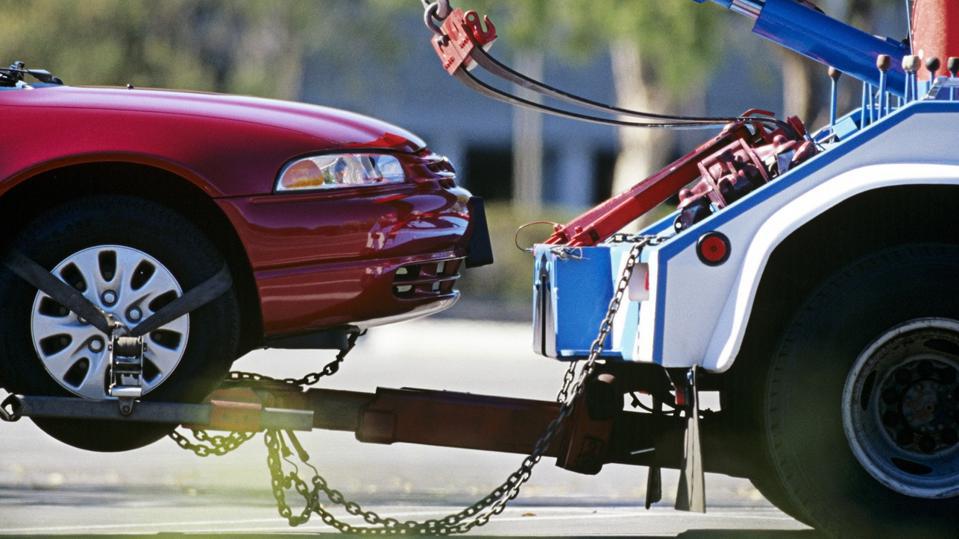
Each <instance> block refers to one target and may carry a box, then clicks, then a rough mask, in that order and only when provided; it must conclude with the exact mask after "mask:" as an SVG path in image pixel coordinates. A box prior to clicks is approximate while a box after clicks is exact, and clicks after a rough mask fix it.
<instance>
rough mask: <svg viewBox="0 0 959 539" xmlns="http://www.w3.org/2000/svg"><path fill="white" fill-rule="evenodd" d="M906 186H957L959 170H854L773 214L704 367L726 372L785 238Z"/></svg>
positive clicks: (905, 166) (749, 251) (907, 166)
mask: <svg viewBox="0 0 959 539" xmlns="http://www.w3.org/2000/svg"><path fill="white" fill-rule="evenodd" d="M903 185H913V186H922V185H959V166H955V165H933V164H922V163H894V164H882V165H870V166H865V167H860V168H855V169H852V170H849V171H846V172H844V173H842V174H839V175H838V176H836V177H834V178H832V179H831V180H829V181H827V182H825V183H823V184H822V185H819V186H817V187H815V188H813V189H811V190H810V191H808V192H806V193H804V194H802V195H801V196H799V197H798V198H796V200H794V201H792V202H791V203H789V204H787V205H786V206H784V207H782V208H781V209H779V210H778V211H777V212H775V213H774V214H773V215H772V216H771V217H770V218H769V219H768V220H767V221H766V222H765V223H763V225H762V226H761V227H760V228H759V230H758V232H757V233H756V235H755V236H754V237H753V238H752V240H751V241H750V243H749V246H748V247H747V248H746V256H745V258H744V259H743V263H742V266H741V267H740V271H739V276H738V278H737V279H736V282H735V285H734V287H733V289H732V290H730V292H729V296H728V297H727V299H726V302H725V304H724V307H723V309H722V311H721V314H720V317H719V320H718V321H717V323H716V327H715V328H714V329H713V333H712V336H711V337H710V340H709V344H708V346H707V349H706V357H705V358H704V359H703V367H704V368H706V369H707V370H710V371H717V372H723V371H726V370H727V369H729V368H730V367H731V366H732V364H733V362H734V361H735V360H736V356H737V354H738V353H739V350H740V348H741V346H742V344H743V338H744V336H745V334H746V328H747V326H748V324H749V317H750V314H751V312H752V307H753V302H754V300H755V299H756V293H757V291H758V290H759V285H760V283H761V282H762V279H763V277H764V272H765V270H766V265H767V263H768V261H769V259H770V257H771V256H772V254H773V253H774V252H775V251H776V249H777V248H778V247H779V246H780V245H781V244H782V243H783V242H784V241H785V240H786V239H787V238H789V237H790V236H791V235H792V234H794V233H796V232H797V231H798V230H799V229H801V228H802V227H803V226H804V225H806V224H807V223H809V222H810V221H812V220H813V219H815V218H816V217H817V216H819V215H821V214H822V213H823V212H825V211H827V210H829V209H830V208H832V207H833V206H835V205H837V204H840V203H841V202H843V201H845V200H847V199H849V198H852V197H854V196H856V195H860V194H863V193H866V192H869V191H873V190H877V189H883V188H887V187H894V186H903Z"/></svg>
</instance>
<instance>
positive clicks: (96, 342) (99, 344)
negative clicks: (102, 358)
mask: <svg viewBox="0 0 959 539" xmlns="http://www.w3.org/2000/svg"><path fill="white" fill-rule="evenodd" d="M89 346H90V351H91V352H96V353H99V352H100V351H101V350H103V341H102V340H100V339H93V340H92V341H90V344H89Z"/></svg>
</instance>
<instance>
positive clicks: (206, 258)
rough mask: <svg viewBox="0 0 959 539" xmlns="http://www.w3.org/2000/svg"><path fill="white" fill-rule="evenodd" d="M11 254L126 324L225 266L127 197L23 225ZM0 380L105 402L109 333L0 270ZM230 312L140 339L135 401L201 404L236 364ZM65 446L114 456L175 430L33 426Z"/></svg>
mask: <svg viewBox="0 0 959 539" xmlns="http://www.w3.org/2000/svg"><path fill="white" fill-rule="evenodd" d="M14 246H15V247H16V248H17V249H19V250H20V251H21V252H22V253H24V254H25V255H26V256H28V257H30V258H32V259H33V260H35V261H36V262H38V263H39V264H41V265H43V266H44V267H47V268H51V272H52V273H53V274H54V275H56V276H58V277H59V278H60V279H62V280H63V281H64V282H67V283H68V284H71V285H72V286H74V287H76V288H77V289H78V290H81V291H82V292H83V294H84V296H86V297H87V298H88V299H89V300H91V301H92V302H94V304H96V305H97V306H98V307H100V308H101V309H103V310H104V311H106V312H108V313H110V314H112V315H113V316H114V317H115V318H116V319H117V320H119V321H121V322H122V323H124V324H126V325H127V326H128V327H133V326H135V325H136V324H137V322H139V321H141V320H145V319H146V318H147V317H149V316H150V315H151V314H153V313H154V312H155V311H157V310H159V309H160V308H161V307H162V306H163V305H166V304H167V303H169V302H170V301H172V300H173V299H175V298H176V297H178V296H180V295H182V294H183V292H185V291H186V290H189V289H190V288H191V287H193V286H195V285H197V284H199V283H200V282H202V281H204V280H205V279H207V278H209V277H210V276H212V275H214V274H215V273H216V272H217V271H219V270H220V268H222V266H223V263H224V262H223V258H222V257H221V256H220V255H219V253H218V252H217V251H216V249H215V248H214V247H213V244H212V243H211V242H210V241H209V240H208V239H207V238H206V237H205V236H204V235H203V233H202V232H201V231H200V230H199V229H198V228H197V227H195V226H194V225H193V224H192V223H190V222H189V221H187V220H186V219H185V218H183V217H181V216H180V215H178V214H177V213H175V212H173V211H171V210H169V209H167V208H165V207H163V206H160V205H158V204H155V203H152V202H149V201H146V200H143V199H138V198H133V197H125V196H96V197H90V198H85V199H80V200H76V201H73V202H70V203H67V204H65V205H63V206H61V207H59V208H57V209H54V210H52V211H49V212H47V213H46V214H44V215H42V216H40V217H39V218H37V219H35V220H34V221H33V222H32V223H30V224H29V225H27V226H26V227H25V228H24V229H23V231H22V232H21V233H20V234H19V236H18V237H17V238H16V240H15V242H14ZM0 298H3V301H4V316H3V318H2V319H0V350H3V359H2V361H0V379H3V380H4V381H5V384H6V385H7V388H8V389H10V390H11V391H13V392H16V393H21V394H26V395H54V396H75V397H80V398H85V399H92V400H107V399H111V397H109V395H108V381H107V367H108V364H109V359H108V358H109V352H108V351H107V346H106V344H107V336H106V335H104V334H103V333H101V332H100V331H99V330H97V329H96V328H94V327H93V326H92V325H90V324H88V323H86V322H85V321H84V320H82V319H79V318H78V317H77V316H76V315H75V314H74V313H72V312H70V311H68V310H67V309H66V308H64V307H62V306H60V305H59V304H58V303H57V302H55V301H53V300H52V299H51V298H49V297H47V296H46V295H45V294H43V293H41V292H39V291H38V290H37V289H35V288H33V287H31V286H30V285H28V284H27V283H26V282H24V281H22V280H21V279H19V278H18V277H16V276H14V275H13V274H12V273H10V272H9V271H8V270H5V269H4V270H3V271H2V272H0ZM238 328H239V311H238V306H237V302H236V299H235V297H234V294H233V293H232V291H231V292H228V293H226V294H224V295H223V296H221V297H220V298H218V299H216V300H214V301H213V302H211V303H209V304H207V305H206V306H204V307H202V308H200V309H198V310H196V311H194V312H192V313H190V314H188V315H185V316H183V317H181V318H179V319H177V320H174V321H173V322H170V323H169V324H167V325H166V326H163V327H161V328H160V329H158V330H157V331H154V332H152V333H150V334H149V335H147V336H146V343H147V352H146V353H145V354H144V375H143V378H144V381H143V391H144V399H153V400H163V401H199V400H201V399H202V398H203V397H205V396H206V395H207V394H208V393H209V391H210V390H211V389H213V388H214V387H215V386H216V385H217V384H218V383H219V381H220V380H222V378H223V376H224V375H225V373H226V371H227V369H228V368H229V365H230V363H231V362H232V360H233V359H234V358H235V349H236V342H237V337H238V332H239V329H238ZM35 423H36V424H37V425H38V426H39V427H40V428H41V429H43V430H44V431H46V432H47V433H48V434H50V435H51V436H53V437H54V438H57V439H58V440H60V441H63V442H64V443H67V444H69V445H73V446H76V447H80V448H84V449H90V450H96V451H122V450H127V449H133V448H136V447H141V446H143V445H147V444H149V443H152V442H154V441H156V440H157V439H159V438H161V437H163V436H164V435H166V434H167V433H168V432H170V430H172V428H173V427H175V425H163V424H160V425H156V424H135V423H120V422H114V421H87V420H84V421H76V420H65V419H36V420H35Z"/></svg>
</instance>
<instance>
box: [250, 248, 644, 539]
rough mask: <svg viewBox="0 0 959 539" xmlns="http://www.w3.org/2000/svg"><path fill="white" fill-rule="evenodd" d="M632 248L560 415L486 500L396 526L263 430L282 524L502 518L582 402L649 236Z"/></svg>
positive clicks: (434, 526) (436, 524)
mask: <svg viewBox="0 0 959 539" xmlns="http://www.w3.org/2000/svg"><path fill="white" fill-rule="evenodd" d="M631 239H632V240H634V241H635V242H636V243H634V244H633V246H632V248H631V249H630V251H629V255H628V256H627V258H626V262H625V267H624V269H623V273H622V276H621V277H620V278H619V281H618V282H617V284H616V289H615V290H614V291H613V297H612V298H611V299H610V302H609V307H608V308H607V310H606V315H605V317H604V318H603V321H602V323H601V324H600V328H599V334H598V335H597V336H596V339H595V340H594V341H593V343H592V345H591V346H590V348H589V355H588V356H587V358H586V359H585V360H584V361H582V368H578V364H579V363H580V362H578V361H572V362H570V364H569V368H567V370H566V374H565V375H564V377H563V386H562V388H561V389H560V391H559V393H558V395H557V396H556V400H557V402H559V403H560V404H561V406H560V409H559V414H558V415H557V416H556V418H554V419H553V421H551V422H550V424H549V425H548V426H547V427H546V430H545V431H544V432H543V434H542V436H540V438H539V440H537V442H536V445H535V446H534V448H533V451H532V453H530V454H529V456H527V457H526V458H525V459H523V462H522V463H521V464H520V466H519V468H517V469H516V471H514V472H513V473H511V474H510V475H509V476H507V478H506V480H504V481H503V482H502V483H500V484H499V486H497V487H496V488H494V489H493V490H492V491H490V493H489V494H487V495H486V496H485V497H483V498H482V499H480V500H479V501H477V502H476V503H474V504H472V505H470V506H469V507H467V508H465V509H463V510H461V511H459V512H457V513H450V514H449V515H446V516H445V517H442V518H439V519H428V520H425V521H414V520H408V521H405V522H401V521H399V520H397V519H395V518H390V517H383V516H381V515H379V514H378V513H376V512H374V511H368V510H365V509H363V507H362V506H360V505H359V504H357V503H356V502H353V501H349V500H347V499H346V497H345V496H344V495H343V493H342V492H340V491H339V490H336V489H334V488H332V487H330V486H329V484H328V483H327V481H326V479H325V478H323V477H322V476H321V475H320V473H319V471H318V470H317V469H316V468H315V467H314V466H313V465H312V464H310V462H309V459H310V455H309V454H308V453H307V452H306V451H305V450H304V449H303V446H302V445H301V444H300V442H299V440H298V439H297V437H296V435H295V434H293V432H292V431H279V430H267V431H266V433H265V435H264V438H263V440H264V443H265V444H266V447H267V466H268V467H269V470H270V480H271V484H272V488H273V497H274V498H275V499H276V503H277V509H278V510H279V513H280V516H282V517H283V518H285V519H287V521H288V522H289V524H290V525H291V526H299V525H301V524H305V523H306V522H308V521H309V520H310V517H311V516H312V514H314V513H315V514H316V515H318V516H319V517H320V518H321V519H322V521H323V522H324V523H325V524H327V525H329V526H331V527H333V528H336V529H337V530H339V531H341V532H343V533H349V534H374V535H398V534H409V535H451V534H459V533H466V532H468V531H470V530H471V529H473V528H475V527H478V526H483V525H484V524H486V523H487V522H489V520H490V518H492V517H493V516H495V515H498V514H500V513H502V512H503V511H504V510H505V509H506V505H507V504H508V503H509V502H510V501H511V500H513V499H514V498H516V497H517V496H518V495H519V492H520V489H521V488H522V486H523V485H524V484H525V483H526V482H527V481H529V479H530V478H531V477H532V473H533V468H534V467H535V466H536V465H537V464H538V463H539V461H540V460H541V459H542V457H543V455H544V454H545V453H546V451H547V450H548V449H549V446H550V443H552V441H553V438H554V437H555V436H556V434H557V432H559V430H560V428H561V427H562V425H563V422H564V421H565V420H566V418H567V417H569V415H570V414H571V413H572V411H573V407H574V406H575V403H576V401H577V400H578V399H579V398H580V397H581V396H582V394H583V390H584V388H585V381H586V380H587V379H588V378H589V375H590V374H591V373H592V372H593V369H594V367H595V365H596V361H597V360H598V359H599V356H600V353H601V352H602V350H603V343H604V342H605V341H606V337H607V336H608V335H609V332H610V331H611V330H612V327H613V319H614V318H615V316H616V313H617V312H618V311H619V308H620V305H621V304H622V301H623V297H624V296H625V294H626V290H627V289H628V287H629V280H630V278H631V277H632V275H633V269H634V268H635V266H636V263H637V262H638V261H639V256H640V253H641V252H642V250H643V247H645V246H646V245H647V244H649V243H650V242H652V241H653V240H654V239H655V238H654V237H650V236H636V237H632V238H631ZM291 446H292V449H291ZM294 453H295V454H296V457H297V459H299V461H300V463H301V464H302V465H304V466H306V467H308V468H310V469H312V470H313V477H312V478H311V479H310V481H309V482H307V481H306V480H305V479H303V478H302V477H301V476H300V474H299V468H298V467H297V464H296V463H295V462H293V461H292V460H290V459H291V457H292V456H293V455H294ZM283 461H286V462H288V463H289V464H290V465H291V466H293V470H291V471H287V472H285V471H284V470H283ZM291 489H292V490H294V491H296V493H297V494H299V496H301V497H302V498H303V500H304V507H303V508H302V509H301V510H300V511H299V512H298V513H294V511H293V509H292V507H290V505H289V503H287V501H286V493H287V491H288V490H291ZM321 496H322V497H323V498H325V499H326V500H328V501H329V503H330V504H333V505H339V506H342V507H343V508H344V509H345V510H346V512H347V513H349V514H350V515H353V516H358V517H361V518H362V519H363V520H364V521H365V522H366V523H368V524H371V525H372V526H354V525H352V524H349V523H347V522H344V521H343V520H341V519H339V518H337V517H336V516H334V515H333V514H332V513H331V512H330V511H329V510H327V508H326V507H324V504H323V503H324V502H321Z"/></svg>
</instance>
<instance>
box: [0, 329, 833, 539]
mask: <svg viewBox="0 0 959 539" xmlns="http://www.w3.org/2000/svg"><path fill="white" fill-rule="evenodd" d="M332 358H333V354H332V353H331V352H326V351H289V350H266V351H257V352H254V353H251V354H249V355H247V356H245V357H244V358H242V359H241V360H240V361H239V362H238V363H237V364H236V365H235V368H236V369H237V370H249V371H256V372H261V373H264V374H267V375H270V376H294V375H302V374H303V373H305V372H308V371H310V370H318V369H319V368H320V367H322V366H323V365H324V364H325V363H326V362H327V361H329V360H330V359H332ZM564 369H565V366H564V365H563V364H561V363H559V362H555V361H552V360H549V359H546V358H542V357H540V356H537V355H535V354H533V353H532V351H531V342H530V333H529V327H528V326H527V325H526V324H523V323H502V322H488V321H471V320H449V319H446V320H422V321H415V322H408V323H403V324H397V325H393V326H388V327H384V328H377V329H374V330H372V331H371V332H370V334H369V335H368V336H366V337H364V338H363V339H361V341H360V344H359V345H358V346H357V348H356V350H354V352H353V353H352V354H351V355H350V357H349V358H348V359H347V360H346V362H345V363H344V364H343V366H342V368H341V370H340V373H338V374H337V375H336V376H335V377H333V378H332V379H330V380H329V381H328V382H323V383H322V384H321V385H322V386H323V387H330V388H336V389H347V390H357V391H372V390H373V389H374V388H376V387H377V386H381V387H420V388H430V389H448V390H452V391H467V392H472V393H479V394H488V395H505V396H512V397H522V398H533V399H552V398H554V396H555V393H556V390H557V389H558V387H559V384H560V382H561V380H562V374H563V371H564ZM713 400H715V399H713ZM704 402H705V403H706V405H707V406H709V402H710V399H709V396H707V397H706V398H704ZM714 405H715V404H714ZM300 439H301V441H302V442H303V445H304V447H305V448H306V450H307V451H309V452H310V454H311V455H312V459H311V463H312V464H313V465H315V466H316V467H317V468H318V469H319V470H320V471H321V473H322V474H323V476H324V477H326V478H327V480H328V481H329V483H330V484H331V485H333V486H335V487H336V488H339V489H340V490H342V491H343V493H344V494H346V495H347V497H350V498H355V499H357V500H358V501H360V502H361V503H364V504H369V505H370V506H371V507H372V508H373V509H375V510H377V511H379V512H381V513H382V514H384V515H386V516H395V517H397V518H400V519H403V520H405V519H411V518H416V519H420V518H434V517H437V516H442V515H444V514H447V513H449V512H450V511H453V510H458V509H459V508H461V507H463V506H465V505H467V504H469V503H472V502H473V501H475V500H476V499H478V498H480V497H482V496H483V495H485V494H486V493H487V492H488V491H489V490H490V489H491V488H493V487H494V486H495V485H497V484H498V483H499V482H500V481H501V480H502V479H503V478H504V477H505V476H506V475H507V474H509V473H510V472H511V471H512V470H513V469H515V468H516V467H517V466H518V465H519V463H520V461H521V457H520V456H519V455H508V454H497V453H485V452H479V451H472V450H464V449H449V448H437V447H428V446H417V445H412V444H395V445H392V446H385V445H374V444H362V443H360V442H357V441H356V440H355V439H354V438H353V435H352V434H351V433H342V432H324V431H316V432H312V433H308V434H304V435H303V436H301V438H300ZM265 457H266V451H265V448H264V447H263V444H262V438H261V437H257V438H254V440H252V441H250V442H249V443H247V444H246V445H244V446H243V447H241V448H240V449H238V450H237V451H236V452H234V453H231V454H229V455H227V456H224V457H207V458H205V459H201V458H198V457H196V456H194V455H192V454H190V453H187V452H185V451H183V450H182V449H180V448H178V447H177V446H176V445H175V444H174V443H173V442H172V441H170V440H167V439H164V440H161V441H159V442H157V443H155V444H153V445H151V446H149V447H146V448H143V449H139V450H136V451H131V452H126V453H118V454H103V453H92V452H85V451H81V450H77V449H73V448H70V447H68V446H66V445H64V444H61V443H59V442H57V441H55V440H53V439H50V438H48V437H46V436H45V435H44V434H43V433H42V432H41V431H39V429H37V428H36V427H35V426H34V425H33V424H32V423H30V422H29V421H26V420H24V421H20V422H18V423H15V424H0V534H10V535H16V536H21V535H37V536H44V535H59V536H78V535H81V534H90V535H94V536H97V535H113V534H145V535H155V534H164V535H165V534H170V533H173V534H178V535H177V536H182V535H179V534H187V535H191V536H192V535H198V536H203V535H210V534H212V535H217V534H219V535H227V536H234V535H238V534H254V535H260V534H265V535H273V534H288V533H294V534H299V533H311V534H316V533H318V532H328V531H330V528H327V527H325V526H324V525H323V524H322V522H319V521H318V519H317V520H316V521H311V522H310V523H308V524H306V525H304V526H301V527H298V528H290V527H289V526H288V525H287V523H286V522H285V521H283V520H282V519H280V517H279V516H278V515H277V512H276V508H275V506H274V505H273V499H272V496H271V493H270V481H269V474H268V471H267V469H266V463H265ZM645 473H646V472H645V468H636V467H628V466H621V465H608V466H606V467H604V469H603V471H602V472H600V473H599V474H598V475H596V476H584V475H578V474H573V473H570V472H567V471H565V470H562V469H559V468H557V467H555V466H553V462H552V460H551V459H544V460H543V462H542V463H541V464H540V465H539V467H537V469H536V471H535V473H534V474H533V478H532V480H531V481H530V482H529V483H528V484H527V485H526V487H525V488H524V489H523V492H522V493H521V494H520V497H519V498H518V499H517V500H516V501H515V503H514V505H512V506H511V507H510V508H509V509H507V510H506V511H505V512H504V513H503V514H502V515H499V516H498V517H496V518H494V519H493V520H492V521H491V522H490V524H489V525H488V526H486V527H484V528H482V529H481V530H480V531H476V532H473V535H478V534H491V535H496V536H507V535H509V536H585V535H590V536H604V535H611V536H612V535H627V536H638V535H651V536H663V537H676V536H681V537H812V536H815V532H812V531H811V530H809V529H808V528H807V527H806V526H804V525H803V524H801V523H799V522H797V521H795V520H793V519H792V518H790V517H788V516H787V515H785V514H784V513H782V512H780V511H779V510H778V509H776V508H775V507H773V506H772V505H771V504H769V503H768V502H767V501H766V500H765V499H763V497H762V496H761V495H760V494H759V492H758V491H757V490H756V489H755V488H754V487H753V486H752V485H751V484H750V483H749V482H748V481H746V480H743V479H737V478H731V477H726V476H722V475H713V474H708V475H707V478H706V488H707V502H708V505H709V511H708V512H707V513H706V514H705V515H701V514H694V513H682V512H676V511H673V510H672V509H671V506H672V501H673V500H672V495H673V494H674V493H675V488H676V481H677V474H676V473H675V472H670V471H665V472H664V477H663V480H664V484H663V492H664V497H665V498H666V499H664V501H663V502H662V503H660V504H658V505H657V506H654V507H653V509H652V510H650V511H645V510H644V509H642V500H643V497H644V494H645V483H646V478H645ZM348 521H349V520H348ZM352 522H353V523H357V524H359V523H361V522H357V521H355V520H354V521H352Z"/></svg>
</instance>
